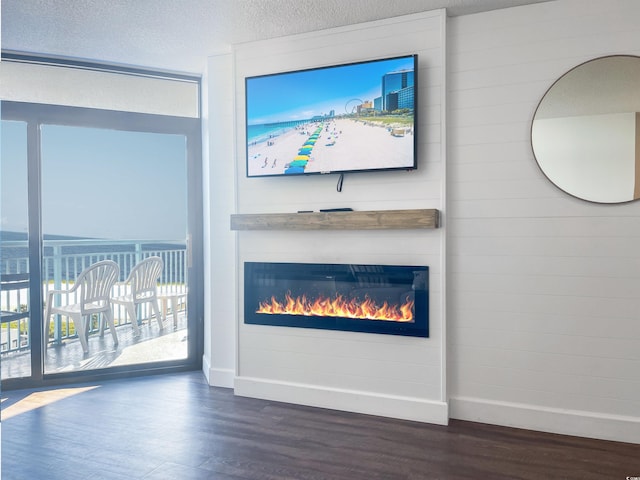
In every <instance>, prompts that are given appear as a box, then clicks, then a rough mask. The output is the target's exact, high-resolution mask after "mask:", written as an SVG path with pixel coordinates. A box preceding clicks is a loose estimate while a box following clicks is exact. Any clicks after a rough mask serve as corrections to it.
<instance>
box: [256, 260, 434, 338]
mask: <svg viewBox="0 0 640 480" xmlns="http://www.w3.org/2000/svg"><path fill="white" fill-rule="evenodd" d="M244 286H245V288H244V322H245V323H247V324H257V325H275V326H286V327H301V328H318V329H328V330H344V331H352V332H367V333H380V334H389V335H406V336H412V337H428V336H429V267H426V266H405V265H352V264H315V263H260V262H245V264H244Z"/></svg>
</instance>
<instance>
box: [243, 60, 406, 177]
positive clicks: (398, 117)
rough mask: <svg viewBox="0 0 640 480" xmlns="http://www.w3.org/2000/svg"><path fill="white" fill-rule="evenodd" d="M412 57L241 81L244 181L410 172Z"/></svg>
mask: <svg viewBox="0 0 640 480" xmlns="http://www.w3.org/2000/svg"><path fill="white" fill-rule="evenodd" d="M416 73H417V56H416V55H407V56H402V57H394V58H385V59H377V60H372V61H366V62H358V63H350V64H344V65H334V66H329V67H321V68H314V69H309V70H298V71H292V72H283V73H276V74H270V75H262V76H256V77H248V78H246V79H245V94H246V139H247V171H246V174H247V177H265V176H278V175H308V174H321V173H345V172H365V171H383V170H384V171H386V170H399V169H402V170H411V169H415V168H416V166H417V165H416V135H415V127H416V113H417V102H416V93H417V86H418V84H417V75H416Z"/></svg>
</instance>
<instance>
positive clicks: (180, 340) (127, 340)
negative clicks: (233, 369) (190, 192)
mask: <svg viewBox="0 0 640 480" xmlns="http://www.w3.org/2000/svg"><path fill="white" fill-rule="evenodd" d="M41 165H42V190H41V191H42V237H43V240H44V256H43V269H42V272H43V287H44V291H45V293H46V298H45V300H46V301H47V302H48V301H51V303H55V304H56V305H53V306H54V307H62V310H63V311H64V307H65V305H69V304H71V305H80V303H81V298H80V297H79V296H76V295H73V294H69V295H67V294H66V293H63V294H55V293H52V294H51V295H50V294H49V292H55V291H65V290H71V289H72V288H73V287H74V286H75V281H76V279H77V277H78V275H80V273H82V271H83V270H85V269H87V268H89V267H90V266H91V265H93V264H95V263H96V262H99V261H102V260H113V261H114V262H115V263H116V264H117V266H118V268H119V271H120V275H119V277H118V281H117V283H116V285H115V286H114V287H113V289H112V294H113V295H114V296H117V297H119V298H122V299H126V297H129V298H131V301H132V302H133V300H134V299H133V298H132V295H133V292H132V285H131V282H129V283H125V281H126V280H127V278H128V277H129V275H130V274H131V271H132V270H133V268H134V267H135V266H136V265H138V264H139V263H140V262H141V261H142V260H144V259H146V258H149V257H152V256H153V257H159V258H160V259H161V264H162V266H163V268H162V270H160V275H159V277H158V278H157V279H156V280H155V282H154V283H155V285H156V287H155V288H156V291H155V292H151V293H150V294H151V295H153V294H154V293H155V294H156V295H157V296H158V297H159V298H158V300H155V301H148V302H141V303H139V304H135V305H134V309H133V310H132V311H133V312H134V315H135V318H131V313H130V311H129V310H130V309H127V308H126V305H124V304H114V305H113V308H112V311H113V315H114V323H115V326H116V337H117V339H118V344H117V345H115V341H114V338H113V336H112V335H111V334H107V335H103V334H102V332H100V331H99V325H100V321H101V320H102V318H100V315H98V314H94V315H93V316H92V318H90V319H89V328H88V335H87V337H88V339H87V340H88V345H89V351H88V352H86V353H85V352H84V351H83V349H82V345H81V344H80V342H79V341H78V339H77V326H76V325H75V324H74V321H73V319H72V318H71V317H69V316H65V315H61V314H53V315H51V317H53V318H51V319H50V328H49V331H48V332H46V331H45V332H44V333H45V340H46V343H47V348H46V349H45V355H44V359H45V362H44V367H45V373H55V372H62V371H64V372H66V371H70V370H84V369H96V368H105V367H109V366H115V365H118V366H122V365H134V364H139V363H149V362H160V361H167V360H183V359H185V358H187V354H188V352H187V342H186V341H185V339H186V338H188V336H189V329H188V324H187V322H186V318H185V312H186V310H187V308H186V307H187V302H186V292H187V290H188V284H187V280H188V279H187V278H186V276H185V273H186V271H187V264H186V261H187V233H188V232H187V150H186V138H185V136H184V135H170V134H162V133H149V132H132V131H119V130H107V129H99V128H86V127H72V126H65V125H42V127H41ZM172 292H176V294H177V295H178V294H179V293H182V297H181V298H176V302H174V303H171V302H169V295H170V294H171V293H172ZM49 298H50V299H51V300H49ZM154 302H155V305H157V308H156V309H154V308H153V307H154ZM174 309H175V311H174ZM158 315H159V316H160V317H161V318H160V319H158V318H157V316H158ZM46 320H47V319H46V318H45V322H46ZM134 324H135V325H134Z"/></svg>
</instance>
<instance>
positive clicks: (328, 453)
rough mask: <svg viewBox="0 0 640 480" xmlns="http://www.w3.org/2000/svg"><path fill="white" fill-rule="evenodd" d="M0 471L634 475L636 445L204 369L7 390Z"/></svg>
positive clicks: (296, 477) (185, 475)
mask: <svg viewBox="0 0 640 480" xmlns="http://www.w3.org/2000/svg"><path fill="white" fill-rule="evenodd" d="M2 398H3V402H2V479H7V480H39V479H46V480H57V479H60V480H76V479H77V480H98V479H103V480H132V479H144V480H200V479H207V480H208V479H216V480H254V479H260V480H289V479H290V480H320V479H323V480H423V479H424V480H427V479H445V480H449V479H451V480H457V479H473V480H483V479H489V480H494V479H495V480H501V479H509V480H513V479H531V480H534V479H535V480H540V479H580V480H589V479H594V480H595V479H598V480H601V479H620V480H624V479H625V478H627V477H629V476H640V445H637V444H626V443H616V442H606V441H598V440H592V439H584V438H577V437H568V436H561V435H553V434H546V433H540V432H531V431H526V430H518V429H513V428H504V427H497V426H490V425H483V424H477V423H471V422H462V421H455V420H454V421H451V424H450V425H449V426H448V427H444V426H435V425H427V424H422V423H415V422H409V421H402V420H393V419H388V418H381V417H374V416H368V415H360V414H352V413H345V412H337V411H331V410H324V409H318V408H310V407H303V406H296V405H289V404H283V403H277V402H270V401H263V400H256V399H249V398H242V397H236V396H234V395H233V392H232V391H231V390H229V389H222V388H212V387H209V386H208V385H207V384H206V381H205V379H204V376H203V374H202V372H188V373H181V374H172V375H158V376H151V377H144V378H131V379H125V380H112V381H107V382H102V383H99V384H86V385H70V386H68V387H59V388H56V389H49V390H40V391H32V390H31V391H10V392H3V394H2Z"/></svg>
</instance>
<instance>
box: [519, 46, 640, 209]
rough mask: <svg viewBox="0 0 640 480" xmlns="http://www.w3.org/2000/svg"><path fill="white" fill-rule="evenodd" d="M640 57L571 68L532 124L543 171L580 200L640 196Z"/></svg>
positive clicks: (616, 200) (550, 92) (551, 90)
mask: <svg viewBox="0 0 640 480" xmlns="http://www.w3.org/2000/svg"><path fill="white" fill-rule="evenodd" d="M639 112H640V57H637V56H632V55H613V56H608V57H602V58H596V59H594V60H590V61H588V62H585V63H583V64H581V65H578V66H577V67H575V68H573V69H571V70H570V71H568V72H567V73H565V74H564V75H563V76H562V77H560V78H559V79H558V80H557V81H556V82H555V83H554V84H553V85H551V87H550V88H549V90H547V93H545V95H544V96H543V97H542V100H541V101H540V104H539V105H538V108H537V109H536V112H535V114H534V117H533V122H532V124H531V145H532V147H533V154H534V155H535V158H536V161H537V162H538V165H539V166H540V169H541V170H542V172H543V173H544V174H545V175H546V176H547V178H548V179H549V180H550V181H551V182H553V183H554V184H555V185H556V186H557V187H558V188H560V189H561V190H564V191H565V192H566V193H568V194H570V195H573V196H574V197H578V198H581V199H583V200H588V201H590V202H598V203H621V202H629V201H631V200H636V199H638V198H640V113H639Z"/></svg>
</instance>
